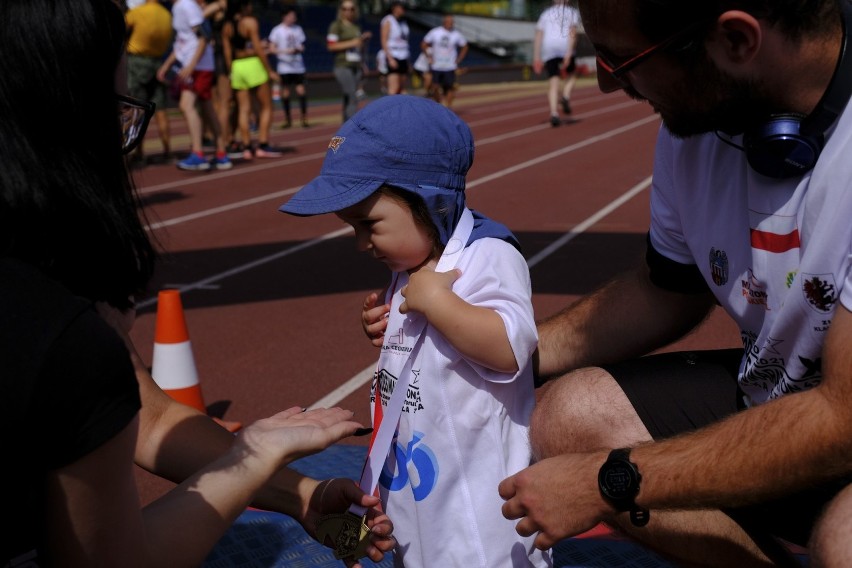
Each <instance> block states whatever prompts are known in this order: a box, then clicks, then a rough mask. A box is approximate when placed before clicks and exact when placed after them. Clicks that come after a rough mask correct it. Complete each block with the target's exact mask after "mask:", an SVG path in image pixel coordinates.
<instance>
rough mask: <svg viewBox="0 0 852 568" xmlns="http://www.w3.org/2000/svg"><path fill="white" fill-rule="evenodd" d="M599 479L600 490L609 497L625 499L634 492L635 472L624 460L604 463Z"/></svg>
mask: <svg viewBox="0 0 852 568" xmlns="http://www.w3.org/2000/svg"><path fill="white" fill-rule="evenodd" d="M599 481H600V486H601V491H602V492H603V493H604V495H606V496H607V497H609V498H610V499H615V500H619V499H627V498H629V497H633V496H634V495H635V493H636V473H635V472H634V471H633V468H632V467H630V464H627V463H624V462H610V463H608V464H606V467H604V468H603V470H602V471H601V477H600V480H599Z"/></svg>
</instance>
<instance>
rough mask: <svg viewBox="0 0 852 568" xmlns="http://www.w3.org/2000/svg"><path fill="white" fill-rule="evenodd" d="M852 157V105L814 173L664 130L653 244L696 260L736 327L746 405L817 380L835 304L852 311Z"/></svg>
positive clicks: (712, 138) (710, 138) (709, 137)
mask: <svg viewBox="0 0 852 568" xmlns="http://www.w3.org/2000/svg"><path fill="white" fill-rule="evenodd" d="M739 138H740V137H736V138H734V139H733V142H735V143H737V144H740V145H742V144H741V143H742V140H740V139H739ZM850 156H852V111H850V107H849V105H847V107H846V110H845V111H844V113H843V114H842V115H841V117H840V119H839V120H838V122H837V123H836V125H835V126H834V131H833V132H831V133H830V136H829V137H828V140H827V142H826V145H825V148H824V149H823V151H822V153H821V155H820V157H819V160H818V162H817V164H816V166H815V167H814V168H813V170H811V171H810V172H808V173H807V174H805V175H804V176H802V177H795V178H788V179H786V180H774V179H770V178H767V177H764V176H762V175H760V174H758V173H756V172H754V171H753V170H751V169H750V167H749V166H748V163H747V161H746V156H745V153H744V152H743V151H741V150H739V149H737V148H734V147H732V146H730V145H729V144H726V143H725V142H723V141H722V140H720V139H719V138H718V137H717V136H716V135H714V134H706V135H703V136H699V137H693V138H688V139H676V138H674V137H672V136H671V135H670V134H669V133H668V131H667V130H666V129H665V128H662V129H661V130H660V134H659V137H658V141H657V149H656V158H655V164H654V182H653V188H652V192H651V233H650V238H651V243H652V245H653V246H654V248H655V249H656V250H657V251H658V252H659V253H661V254H662V255H664V256H665V257H667V258H669V259H671V260H674V261H676V262H679V263H682V264H696V265H697V266H698V268H699V269H700V271H701V273H702V275H703V276H704V279H705V280H706V281H707V282H708V285H709V287H710V289H711V291H712V292H713V293H714V294H715V296H716V298H717V299H718V301H719V303H720V304H721V306H722V307H723V308H724V309H725V311H727V312H728V314H730V315H731V317H732V318H733V319H734V320H735V321H736V323H737V325H738V326H739V328H740V333H741V336H742V340H743V344H744V347H745V356H744V358H743V362H742V364H741V366H740V376H739V380H740V386H741V387H742V389H743V391H744V392H745V393H746V403H747V404H760V403H762V402H766V401H767V400H770V399H774V398H778V397H780V396H783V395H785V394H788V393H792V392H797V391H802V390H805V389H808V388H811V387H813V386H816V385H817V384H818V383H819V382H820V380H821V379H822V370H821V358H822V351H823V346H824V343H825V335H826V332H827V331H828V329H829V327H830V325H831V320H832V316H833V314H834V311H835V309H837V306H838V304H841V305H842V306H844V307H845V308H846V309H847V310H852V274H851V273H850V259H852V159H850Z"/></svg>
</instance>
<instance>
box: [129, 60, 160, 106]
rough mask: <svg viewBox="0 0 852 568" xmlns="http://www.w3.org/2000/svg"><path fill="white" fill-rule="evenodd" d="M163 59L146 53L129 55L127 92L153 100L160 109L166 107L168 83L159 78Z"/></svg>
mask: <svg viewBox="0 0 852 568" xmlns="http://www.w3.org/2000/svg"><path fill="white" fill-rule="evenodd" d="M161 63H162V61H161V60H160V59H159V58H157V57H148V56H146V55H133V54H128V56H127V93H128V94H129V95H130V96H131V97H135V98H137V99H142V100H144V101H151V102H153V103H154V104H156V105H157V109H158V110H164V109H165V108H166V85H164V84H163V83H161V82H160V81H158V80H157V70H158V69H159V68H160V64H161Z"/></svg>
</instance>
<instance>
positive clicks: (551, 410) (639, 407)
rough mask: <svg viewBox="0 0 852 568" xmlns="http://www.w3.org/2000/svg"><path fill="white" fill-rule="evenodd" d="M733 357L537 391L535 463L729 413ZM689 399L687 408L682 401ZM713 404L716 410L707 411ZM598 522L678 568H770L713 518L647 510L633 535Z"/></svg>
mask: <svg viewBox="0 0 852 568" xmlns="http://www.w3.org/2000/svg"><path fill="white" fill-rule="evenodd" d="M739 354H741V351H739V350H735V351H734V352H731V354H730V356H729V357H724V358H722V360H721V362H720V361H719V360H717V359H716V358H715V357H714V356H713V355H712V353H711V354H707V356H706V357H705V356H704V355H703V354H699V355H697V356H695V357H692V356H691V355H688V356H684V357H683V358H682V359H678V357H680V356H681V355H682V354H674V355H666V356H656V357H645V358H642V359H639V360H637V361H632V362H629V363H625V364H623V365H613V366H610V367H608V370H604V369H600V368H586V369H580V370H578V371H575V372H573V373H570V374H568V375H565V376H564V377H560V378H559V379H556V380H554V381H550V382H547V383H545V384H544V386H542V387H540V388H539V392H538V402H537V403H536V407H535V409H534V411H533V415H532V418H531V421H530V439H531V442H532V447H533V454H534V457H535V459H543V458H546V457H549V456H554V455H558V454H562V453H566V452H583V451H590V450H598V449H600V448H622V447H628V446H635V445H637V444H641V443H643V442H649V441H651V440H653V439H658V438H661V437H666V436H670V435H673V434H675V433H677V432H682V431H686V430H690V429H694V428H698V427H700V426H701V425H703V424H704V423H708V422H711V421H714V420H719V419H721V418H723V417H724V416H725V415H727V414H730V413H733V412H736V411H737V387H736V380H735V377H732V376H731V373H734V374H735V371H736V366H735V365H733V363H735V362H736V360H737V359H738V355H739ZM726 355H727V353H726ZM728 360H730V361H732V362H733V363H731V364H728ZM730 367H733V370H730ZM673 389H674V390H673ZM690 396H691V397H692V398H693V399H695V400H693V401H689V400H686V397H690ZM716 400H719V403H718V404H709V403H710V402H715V401H716ZM606 522H607V524H608V525H610V526H612V527H613V528H616V529H617V530H619V531H620V532H622V533H624V534H626V535H628V536H630V537H632V538H634V539H636V540H637V541H639V542H641V543H643V544H644V545H646V546H648V547H649V548H651V549H653V550H655V551H657V552H659V553H660V554H661V555H664V556H666V557H669V558H671V559H673V560H675V561H676V562H678V563H682V564H685V565H690V566H720V567H726V568H728V567H730V566H737V567H751V566H767V567H768V566H773V565H774V564H773V563H772V562H771V561H770V560H769V559H768V557H767V556H766V554H764V553H763V552H762V551H761V550H760V548H759V547H758V546H757V545H756V544H755V543H754V541H753V540H752V539H751V538H750V537H749V536H748V535H747V534H746V533H745V531H744V530H743V529H742V528H741V527H740V526H739V525H738V524H737V523H735V522H734V521H733V520H732V519H731V518H730V517H728V516H727V515H725V514H724V513H722V512H721V511H709V510H708V511H657V510H655V511H653V514H652V515H651V521H650V523H649V524H648V525H647V526H645V527H643V528H641V529H637V528H635V527H633V525H632V524H631V523H630V521H629V519H627V518H626V514H620V515H616V516H614V517H612V518H611V519H607V520H606Z"/></svg>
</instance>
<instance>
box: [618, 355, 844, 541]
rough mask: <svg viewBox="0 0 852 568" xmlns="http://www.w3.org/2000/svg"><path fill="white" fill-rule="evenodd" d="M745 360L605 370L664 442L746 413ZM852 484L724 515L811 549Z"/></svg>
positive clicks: (649, 361) (685, 358)
mask: <svg viewBox="0 0 852 568" xmlns="http://www.w3.org/2000/svg"><path fill="white" fill-rule="evenodd" d="M741 358H742V350H741V349H726V350H718V351H691V352H683V353H665V354H661V355H652V356H648V357H642V358H640V359H636V360H633V361H628V362H625V363H619V364H615V365H607V366H604V369H606V371H607V372H608V373H610V374H611V375H612V376H613V377H614V378H615V380H616V382H618V384H619V386H620V387H621V389H622V390H623V391H624V393H625V394H626V395H627V398H628V399H629V400H630V403H631V404H632V405H633V408H634V409H635V410H636V413H637V414H638V415H639V418H640V419H641V420H642V423H643V424H644V425H645V427H646V428H647V429H648V431H649V432H650V433H651V436H652V437H653V438H654V439H655V440H661V439H663V438H668V437H670V436H674V435H676V434H679V433H681V432H689V431H692V430H695V429H698V428H701V427H702V426H705V425H708V424H710V423H712V422H716V421H718V420H721V419H722V418H724V417H726V416H728V415H731V414H734V413H736V412H739V411H740V410H743V409H744V408H745V405H744V404H743V402H742V400H743V397H742V392H741V391H740V390H739V387H738V385H737V371H738V369H739V364H740V360H741ZM731 443H733V444H735V443H736V440H732V441H731ZM707 467H712V464H708V465H707ZM735 482H736V480H732V483H735ZM849 483H852V476H850V477H849V478H846V479H843V480H839V481H837V482H835V483H831V484H826V485H824V486H822V487H817V488H813V489H810V490H807V491H803V492H800V493H797V494H794V495H789V496H787V497H784V498H783V499H778V500H775V501H770V502H765V503H761V504H758V505H753V506H750V507H746V508H740V509H732V510H725V511H724V512H725V513H726V514H727V515H728V516H730V517H731V518H732V519H734V520H735V521H736V522H737V523H739V524H740V525H741V526H742V527H743V528H744V529H745V530H746V531H748V532H749V533H750V534H751V535H752V537H753V538H755V539H763V538H765V536H766V535H773V536H775V537H779V538H782V539H784V540H786V541H788V542H792V543H794V544H798V545H800V546H807V542H808V537H809V536H810V532H811V529H812V528H813V525H814V523H815V521H816V520H817V518H818V516H819V515H820V513H821V512H822V509H823V508H824V506H825V505H826V504H827V503H828V501H830V500H831V499H832V498H833V497H834V496H835V495H836V494H837V493H838V492H839V491H840V490H841V489H843V488H844V487H845V486H846V485H848V484H849Z"/></svg>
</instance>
